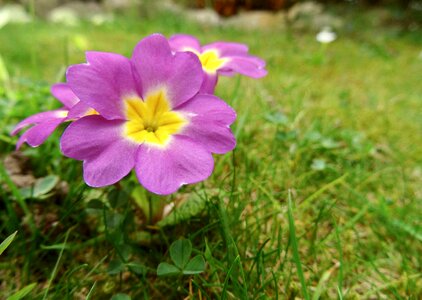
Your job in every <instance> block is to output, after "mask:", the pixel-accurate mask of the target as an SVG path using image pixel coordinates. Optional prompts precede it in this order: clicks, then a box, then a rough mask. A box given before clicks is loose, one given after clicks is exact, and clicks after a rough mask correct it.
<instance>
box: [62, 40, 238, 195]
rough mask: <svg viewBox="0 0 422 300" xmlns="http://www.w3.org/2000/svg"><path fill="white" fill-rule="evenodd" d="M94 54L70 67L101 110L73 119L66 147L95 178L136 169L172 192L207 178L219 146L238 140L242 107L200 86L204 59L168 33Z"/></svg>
mask: <svg viewBox="0 0 422 300" xmlns="http://www.w3.org/2000/svg"><path fill="white" fill-rule="evenodd" d="M86 59H87V63H86V64H80V65H74V66H71V67H70V68H69V69H68V71H67V75H66V76H67V82H68V84H69V86H70V87H71V88H72V90H73V91H74V92H75V94H76V95H77V96H78V98H79V99H80V101H81V102H82V103H84V104H85V105H86V106H88V107H92V108H93V109H95V110H96V111H97V112H98V113H99V115H90V116H85V117H82V118H80V119H78V120H76V121H74V122H72V123H71V124H70V125H69V127H68V128H67V129H66V130H65V132H64V133H63V136H62V138H61V150H62V152H63V153H64V154H65V155H66V156H68V157H71V158H74V159H77V160H82V161H83V169H84V180H85V182H86V183H87V184H88V185H90V186H93V187H101V186H106V185H111V184H114V183H116V182H117V181H119V180H120V179H122V178H123V177H124V176H126V175H127V174H128V173H129V172H130V171H131V170H132V169H135V172H136V175H137V177H138V180H139V181H140V183H141V184H142V185H143V186H144V187H145V188H146V189H148V190H149V191H151V192H154V193H156V194H170V193H173V192H175V191H177V190H178V189H179V188H180V186H182V185H184V184H190V183H195V182H199V181H202V180H204V179H206V178H207V177H208V176H210V175H211V173H212V170H213V167H214V160H213V157H212V153H219V154H223V153H226V152H228V151H231V150H232V149H233V148H234V147H235V144H236V141H235V138H234V136H233V134H232V132H231V130H230V128H229V126H230V124H232V123H233V122H234V121H235V119H236V114H235V112H234V110H233V109H232V108H231V107H229V106H228V105H227V104H226V103H225V102H224V101H222V100H220V99H219V98H217V97H216V96H214V95H209V94H200V93H199V90H200V87H201V85H202V81H203V72H202V68H201V64H200V61H199V60H198V58H197V57H196V56H195V55H194V54H192V53H188V52H186V53H182V52H179V53H173V52H172V51H171V49H170V45H169V43H168V41H167V39H166V38H165V37H164V36H162V35H159V34H154V35H151V36H149V37H147V38H145V39H143V40H142V41H141V42H139V43H138V45H137V46H136V47H135V49H134V52H133V55H132V58H130V59H128V58H126V57H124V56H121V55H118V54H113V53H104V52H87V54H86Z"/></svg>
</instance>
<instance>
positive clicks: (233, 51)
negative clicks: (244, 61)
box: [202, 42, 248, 57]
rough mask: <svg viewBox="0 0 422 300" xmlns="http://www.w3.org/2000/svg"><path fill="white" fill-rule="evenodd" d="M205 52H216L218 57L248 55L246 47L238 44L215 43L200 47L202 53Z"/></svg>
mask: <svg viewBox="0 0 422 300" xmlns="http://www.w3.org/2000/svg"><path fill="white" fill-rule="evenodd" d="M206 50H217V52H218V54H219V56H220V57H226V56H238V55H247V54H248V46H246V45H244V44H240V43H228V42H215V43H211V44H208V45H205V46H204V47H202V51H206Z"/></svg>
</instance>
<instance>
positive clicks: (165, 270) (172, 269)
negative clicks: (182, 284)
mask: <svg viewBox="0 0 422 300" xmlns="http://www.w3.org/2000/svg"><path fill="white" fill-rule="evenodd" d="M179 274H180V269H179V268H178V267H176V266H175V265H172V264H169V263H166V262H162V263H160V264H159V265H158V268H157V276H174V275H179Z"/></svg>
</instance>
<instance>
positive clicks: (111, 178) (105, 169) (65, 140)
mask: <svg viewBox="0 0 422 300" xmlns="http://www.w3.org/2000/svg"><path fill="white" fill-rule="evenodd" d="M123 124H124V121H120V120H106V119H104V118H103V117H101V116H97V115H96V116H87V117H83V118H81V119H79V120H77V121H75V122H73V123H72V124H70V125H69V127H68V128H67V129H66V131H65V132H64V133H63V136H62V138H61V141H60V146H61V150H62V152H63V154H64V155H66V156H68V157H71V158H74V159H78V160H83V161H84V164H83V166H84V180H85V182H86V183H87V184H88V185H89V186H93V187H101V186H106V185H110V184H113V183H116V182H117V181H119V180H120V179H122V178H123V177H125V176H126V175H127V174H128V173H129V172H130V171H131V170H132V169H133V167H134V165H135V156H136V150H137V148H138V145H136V144H133V143H131V142H129V141H128V140H126V139H124V138H123V137H122V135H121V132H122V125H123Z"/></svg>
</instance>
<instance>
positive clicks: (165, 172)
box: [135, 136, 214, 195]
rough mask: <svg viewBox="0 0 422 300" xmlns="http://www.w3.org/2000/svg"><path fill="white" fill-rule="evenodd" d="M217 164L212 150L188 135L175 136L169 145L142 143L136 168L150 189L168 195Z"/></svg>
mask: <svg viewBox="0 0 422 300" xmlns="http://www.w3.org/2000/svg"><path fill="white" fill-rule="evenodd" d="M213 168H214V160H213V157H212V155H211V153H210V152H209V151H208V150H206V149H205V148H204V147H202V146H201V145H199V144H198V143H195V142H193V141H192V140H191V139H189V138H187V137H183V136H175V137H174V138H173V140H172V141H171V142H170V144H169V145H168V147H167V148H166V149H160V148H157V147H151V146H147V145H142V146H140V148H139V151H138V154H137V159H136V166H135V171H136V174H137V176H138V179H139V181H140V182H141V184H142V185H143V186H144V187H145V188H146V189H147V190H149V191H151V192H153V193H156V194H160V195H168V194H171V193H173V192H176V191H177V190H178V189H179V188H180V187H181V186H182V185H184V184H190V183H195V182H198V181H202V180H205V179H206V178H208V177H209V176H210V175H211V173H212V170H213Z"/></svg>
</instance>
